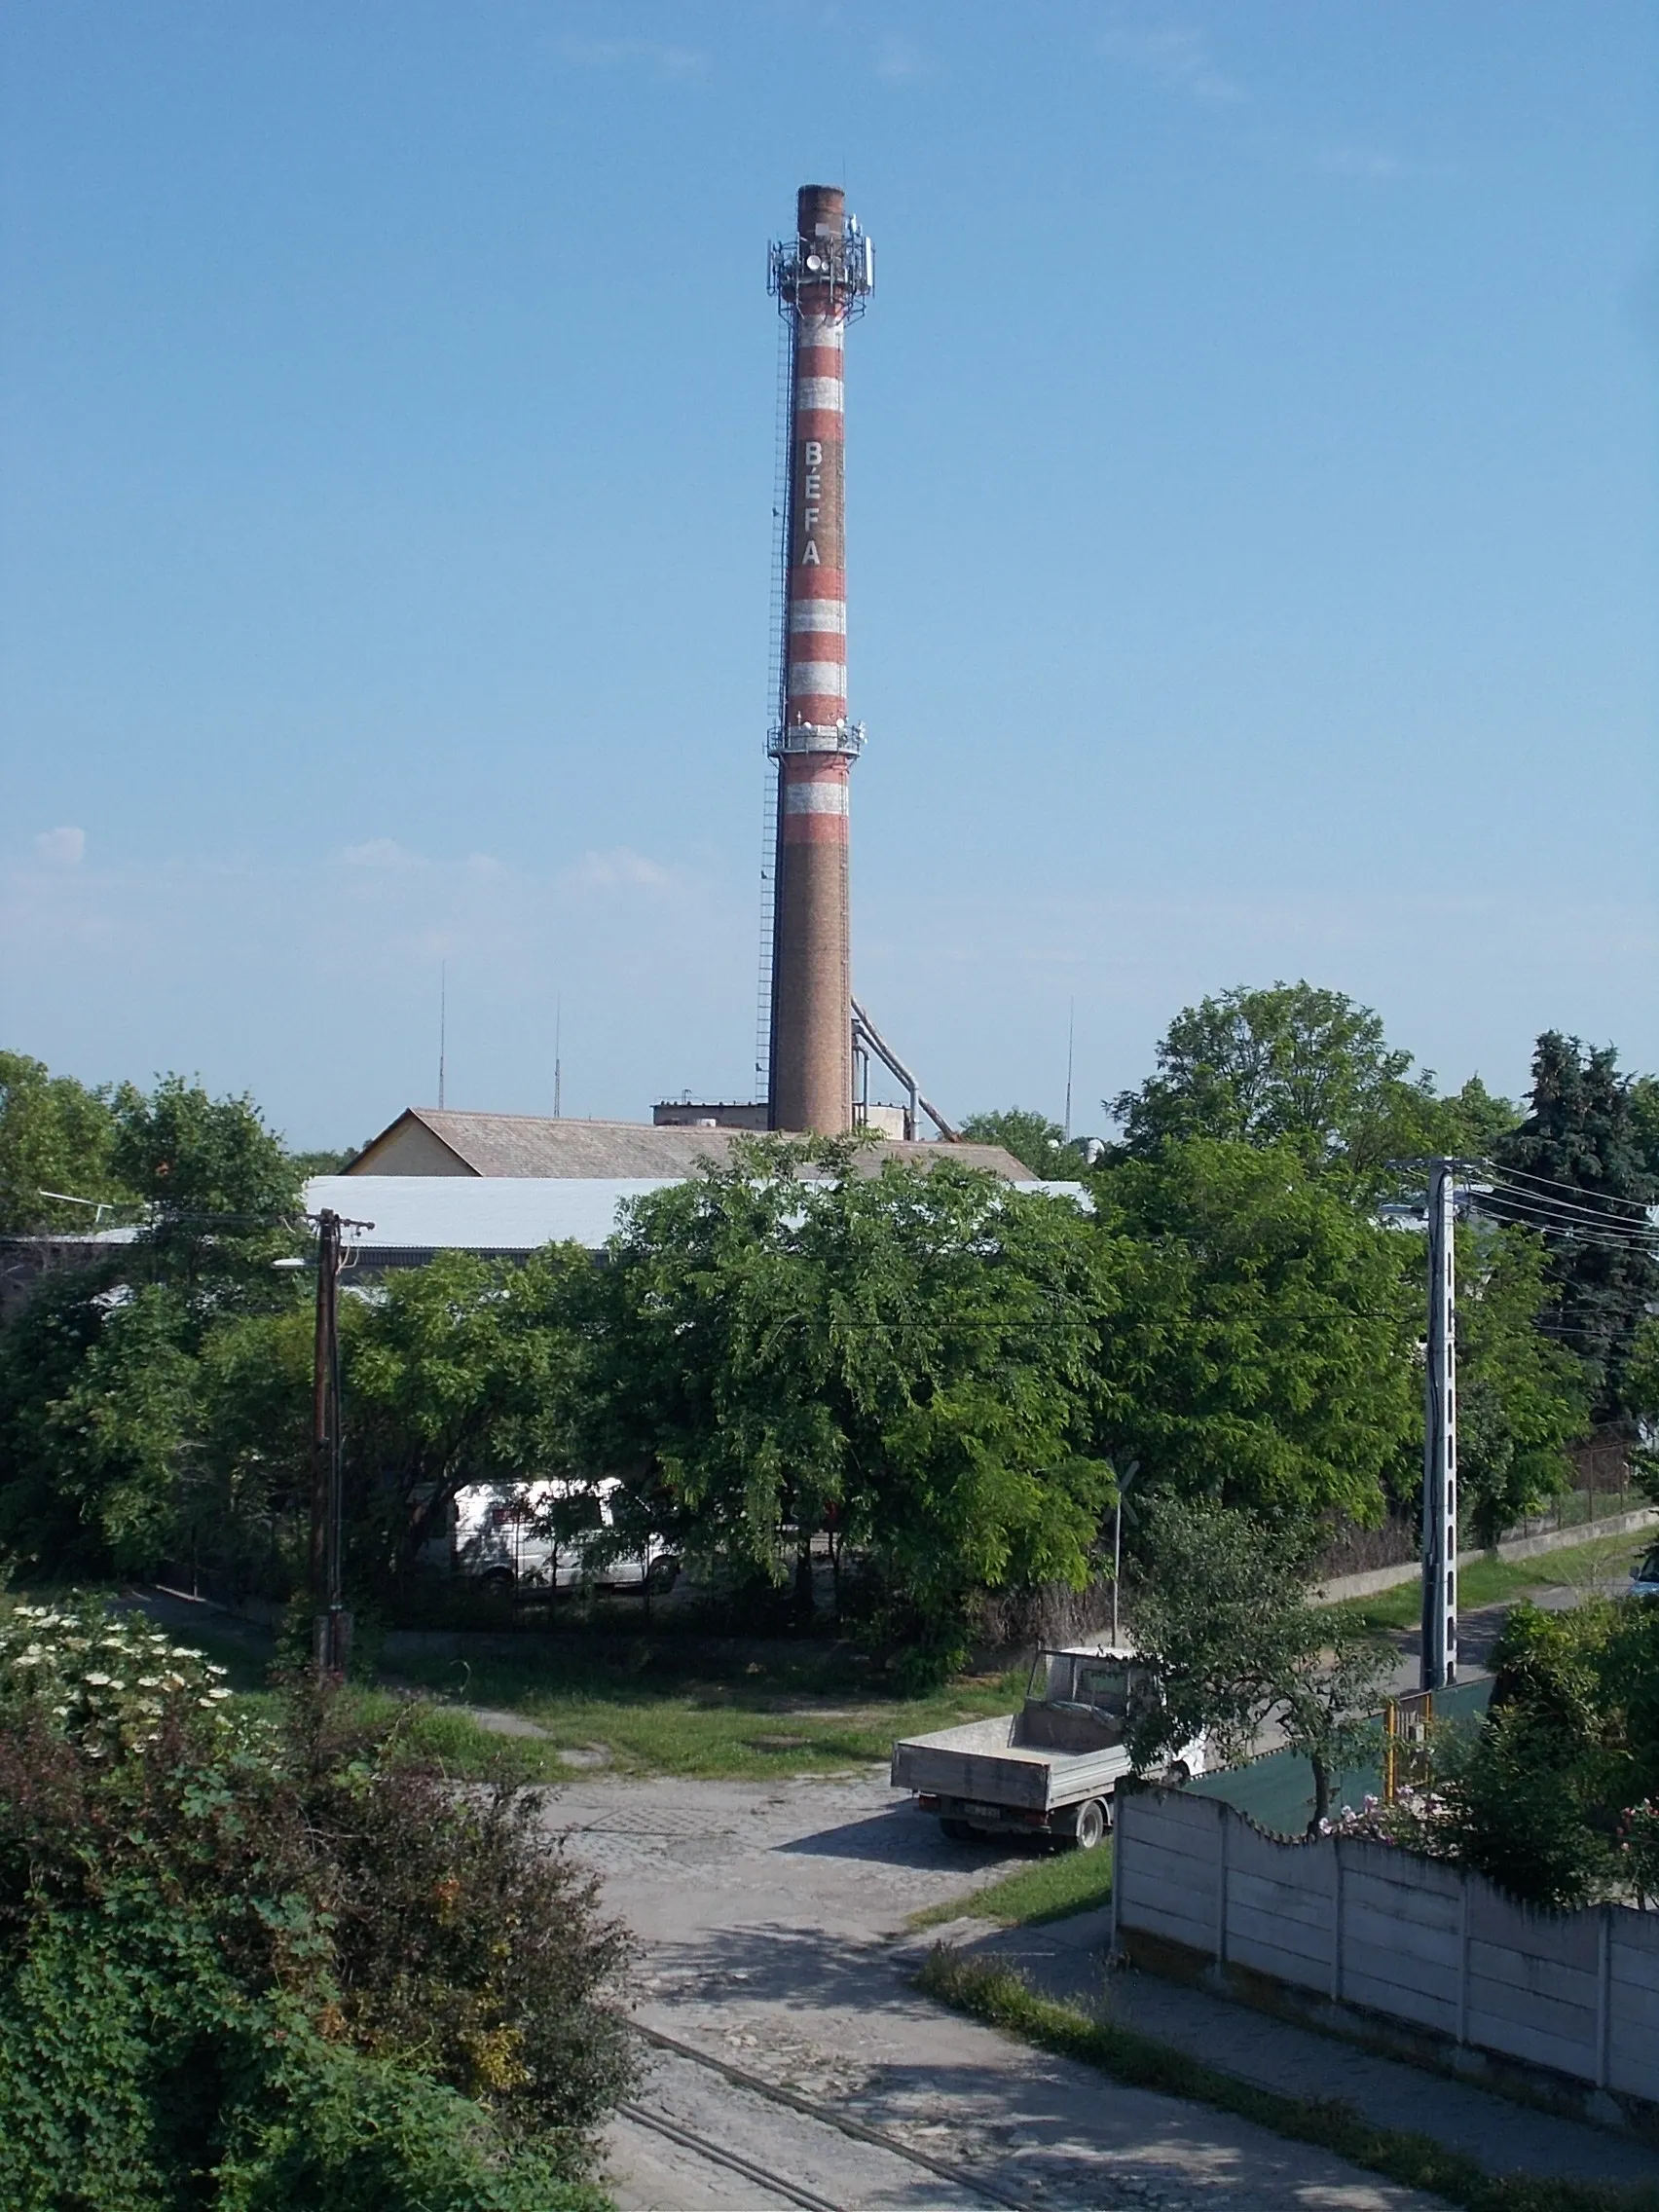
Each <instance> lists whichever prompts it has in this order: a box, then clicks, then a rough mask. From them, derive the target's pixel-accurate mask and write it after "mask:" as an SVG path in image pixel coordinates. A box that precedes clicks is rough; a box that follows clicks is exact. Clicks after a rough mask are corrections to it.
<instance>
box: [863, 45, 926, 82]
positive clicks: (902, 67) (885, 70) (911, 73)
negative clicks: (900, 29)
mask: <svg viewBox="0 0 1659 2212" xmlns="http://www.w3.org/2000/svg"><path fill="white" fill-rule="evenodd" d="M875 73H876V75H877V76H878V77H879V78H881V80H882V81H883V83H884V84H889V85H902V84H904V83H906V82H908V80H909V79H910V78H912V77H921V76H924V75H926V73H927V64H926V63H925V62H924V61H923V59H922V56H921V55H920V53H919V52H918V51H917V49H916V48H915V47H913V46H912V45H911V44H910V42H909V40H908V39H903V38H884V39H883V40H882V41H881V43H880V45H879V46H878V47H877V48H876V50H875Z"/></svg>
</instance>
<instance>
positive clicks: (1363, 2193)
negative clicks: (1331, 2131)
mask: <svg viewBox="0 0 1659 2212" xmlns="http://www.w3.org/2000/svg"><path fill="white" fill-rule="evenodd" d="M547 1818H548V1820H549V1823H550V1825H554V1826H557V1827H562V1828H568V1829H569V1830H570V1831H571V1848H572V1849H573V1850H574V1851H575V1852H576V1853H577V1854H578V1855H579V1856H580V1857H581V1858H583V1859H584V1860H586V1861H587V1862H589V1863H591V1864H593V1865H594V1866H596V1867H597V1868H598V1869H600V1870H601V1871H602V1872H603V1874H604V1876H605V1881H606V1890H607V1897H608V1901H609V1903H610V1904H611V1906H612V1908H613V1909H614V1910H616V1911H618V1912H619V1913H621V1914H622V1915H623V1916H624V1917H626V1919H627V1920H628V1921H629V1922H630V1923H631V1925H632V1926H633V1927H634V1929H635V1930H636V1931H637V1932H638V1934H639V1936H640V1937H641V1941H642V1951H643V1956H642V1959H641V1963H640V1970H639V1977H638V1982H637V1990H636V1994H637V1997H638V2000H639V2003H638V2010H639V2014H640V2017H641V2018H642V2019H643V2020H644V2021H645V2022H646V2023H648V2024H650V2025H653V2026H656V2027H659V2028H661V2029H663V2030H666V2031H667V2033H668V2034H670V2035H671V2036H673V2037H675V2038H677V2039H678V2040H680V2041H682V2042H683V2043H685V2044H687V2045H689V2046H693V2047H694V2048H696V2049H698V2050H702V2051H705V2052H708V2053H710V2054H712V2055H714V2056H716V2057H719V2058H724V2059H729V2060H731V2061H734V2062H735V2063H736V2065H737V2066H738V2067H740V2068H742V2069H744V2070H745V2071H747V2072H749V2073H751V2074H754V2075H756V2076H759V2077H760V2078H761V2079H763V2080H764V2081H766V2082H769V2083H778V2084H782V2085H785V2086H787V2087H790V2088H792V2089H793V2090H795V2091H797V2092H799V2093H800V2094H802V2095H803V2096H804V2097H806V2098H807V2099H809V2100H812V2101H816V2102H821V2103H823V2104H826V2105H829V2106H830V2107H832V2108H833V2109H835V2110H836V2111H839V2112H842V2113H846V2114H850V2115H852V2116H854V2117H856V2118H857V2119H858V2120H863V2121H867V2122H869V2123H871V2124H872V2125H874V2126H876V2127H878V2128H882V2129H886V2130H890V2131H891V2132H892V2133H893V2134H894V2135H895V2136H896V2137H897V2138H898V2139H899V2140H900V2141H901V2142H903V2143H904V2144H906V2145H909V2146H912V2147H913V2148H915V2149H918V2150H921V2151H924V2152H926V2153H928V2154H929V2155H931V2156H933V2157H937V2158H939V2159H940V2160H941V2161H944V2162H947V2163H949V2164H952V2165H955V2166H959V2167H961V2168H964V2169H966V2170H967V2171H968V2172H969V2173H972V2174H976V2175H978V2176H981V2177H983V2178H984V2179H985V2180H987V2181H989V2182H990V2183H991V2184H992V2185H993V2186H994V2187H995V2188H996V2189H997V2190H998V2191H1000V2192H1001V2193H1002V2194H1004V2195H1006V2196H1012V2197H1013V2198H1014V2200H1015V2201H1016V2202H1018V2203H1020V2204H1023V2205H1027V2206H1030V2207H1033V2208H1035V2207H1037V2206H1042V2205H1048V2206H1055V2207H1062V2208H1065V2212H1082V2208H1083V2207H1086V2206H1087V2207H1090V2208H1094V2207H1101V2208H1105V2207H1119V2206H1149V2205H1158V2206H1164V2207H1169V2208H1171V2212H1199V2208H1208V2207H1211V2206H1217V2207H1219V2206H1226V2207H1227V2208H1228V2212H1270V2208H1272V2212H1284V2208H1286V2207H1298V2208H1306V2212H1419V2208H1421V2212H1427V2208H1428V2207H1429V2206H1430V2205H1431V2204H1433V2203H1434V2202H1435V2201H1437V2200H1435V2199H1431V2198H1429V2197H1427V2196H1424V2195H1422V2194H1420V2193H1416V2192H1413V2191H1410V2190H1405V2189H1399V2188H1395V2187H1393V2186H1391V2185H1389V2184H1387V2183H1385V2182H1382V2181H1380V2180H1378V2179H1376V2178H1375V2177H1374V2176H1371V2175H1368V2174H1364V2173H1361V2172H1360V2171H1358V2170H1357V2169H1355V2168H1353V2167H1351V2166H1349V2165H1347V2164H1346V2163H1345V2162H1344V2161H1343V2160H1341V2159H1339V2158H1335V2157H1329V2156H1327V2155H1326V2154H1324V2153H1322V2152H1318V2151H1314V2150H1311V2149H1308V2148H1306V2147H1304V2146H1302V2145H1298V2144H1291V2143H1285V2142H1283V2141H1281V2140H1280V2139H1279V2138H1278V2137H1276V2136H1273V2135H1270V2134H1268V2133H1266V2132H1265V2131H1264V2130H1262V2129H1259V2128H1255V2127H1252V2126H1250V2125H1248V2124H1247V2123H1245V2122H1243V2121H1240V2120H1231V2119H1228V2118H1226V2117H1225V2116H1223V2115H1220V2114H1216V2113H1212V2112H1210V2111H1209V2110H1207V2109H1206V2108H1204V2107H1201V2106H1198V2105H1189V2104H1183V2103H1181V2102H1179V2101H1178V2100H1176V2099H1174V2098H1170V2097H1162V2096H1156V2095H1153V2094H1151V2093H1149V2092H1146V2091H1142V2090H1134V2089H1127V2088H1122V2087H1119V2086H1118V2085H1116V2084H1114V2083H1107V2082H1104V2081H1102V2079H1101V2078H1100V2077H1099V2076H1098V2075H1096V2074H1094V2073H1092V2072H1090V2071H1089V2070H1088V2069H1087V2068H1083V2067H1079V2066H1074V2065H1071V2064H1069V2063H1067V2062H1065V2061H1061V2060H1056V2059H1051V2058H1049V2057H1047V2056H1045V2055H1044V2054H1042V2053H1039V2052H1035V2051H1032V2050H1030V2049H1028V2048H1026V2047H1025V2046H1022V2045H1019V2044H1016V2043H1014V2042H1012V2041H1010V2040H1008V2039H1006V2038H1004V2037H1002V2036H999V2035H997V2034H996V2033H994V2032H993V2031H992V2030H990V2029H987V2028H983V2027H980V2026H979V2025H978V2024H977V2023H976V2022H973V2021H970V2020H964V2019H960V2018H958V2017H956V2016H955V2015H954V2014H951V2013H948V2012H945V2011H943V2010H941V2009H939V2008H937V2007H935V2006H933V2005H931V2004H929V2003H928V2002H927V2001H926V2000H924V1999H922V1998H921V1997H919V1996H917V1995H916V1993H915V1992H914V1991H913V1990H912V1989H911V1988H910V1987H909V1986H908V1978H907V1976H908V1972H909V1968H910V1966H911V1964H912V1963H913V1959H912V1958H905V1957H896V1955H895V1949H894V1943H895V1939H896V1938H898V1937H900V1936H903V1932H904V1926H905V1922H906V1919H907V1917H908V1915H909V1914H910V1913H911V1912H913V1911H915V1910H916V1909H917V1908H918V1907H920V1906H923V1905H928V1904H933V1903H937V1902H940V1901H941V1900H942V1899H947V1898H950V1897H954V1896H957V1895H959V1894H960V1893H961V1892H962V1890H963V1889H964V1888H965V1887H967V1886H968V1884H969V1883H970V1882H972V1881H973V1880H974V1879H975V1878H976V1877H978V1878H989V1877H991V1876H993V1875H994V1874H995V1873H996V1872H997V1871H999V1870H1000V1869H1001V1867H1002V1866H1003V1864H1004V1862H1003V1861H1002V1860H1001V1859H1000V1858H999V1857H998V1856H997V1855H995V1854H993V1853H992V1852H990V1851H989V1850H987V1849H985V1848H982V1847H979V1846H976V1845H972V1844H966V1845H964V1844H952V1843H949V1842H947V1841H946V1840H945V1839H944V1838H943V1837H942V1836H941V1835H940V1831H939V1828H938V1825H937V1824H936V1823H935V1822H933V1821H932V1820H930V1819H928V1818H927V1817H926V1816H924V1815H921V1814H917V1813H915V1812H913V1811H911V1810H910V1809H909V1808H908V1806H907V1805H906V1804H905V1803H904V1801H903V1799H897V1798H896V1797H895V1793H894V1792H893V1791H891V1790H890V1789H889V1788H888V1787H887V1784H886V1781H885V1779H884V1778H880V1777H874V1776H868V1775H866V1776H860V1777H856V1778H852V1779H842V1780H827V1781H798V1782H789V1783H781V1784H778V1785H776V1786H774V1787H771V1788H767V1787H766V1786H764V1785H756V1784H739V1783H714V1782H663V1781H658V1782H625V1781H621V1780H617V1779H611V1778H606V1779H604V1780H601V1779H599V1778H597V1777H596V1778H593V1779H583V1780H580V1781H575V1782H572V1783H571V1785H570V1786H569V1787H567V1788H561V1789H560V1790H559V1791H558V1792H557V1793H556V1795H554V1796H552V1797H550V1799H549V1801H548V1805H547ZM639 2102H640V2104H641V2105H642V2106H643V2107H644V2108H645V2110H646V2111H648V2112H653V2113H660V2114H662V2115H664V2116H666V2117H668V2118H670V2119H671V2120H675V2121H676V2122H677V2123H678V2124H680V2125H682V2127H683V2128H684V2129H685V2130H686V2131H687V2132H690V2133H694V2134H696V2135H699V2136H702V2137H704V2138H706V2139H707V2140H709V2141H712V2142H714V2143H717V2144H722V2145H724V2146H725V2147H727V2148H728V2149H731V2150H734V2151H736V2152H737V2153H739V2154H740V2155H744V2156H748V2157H751V2158H752V2160H753V2161H754V2162H755V2163H756V2164H758V2165H761V2166H767V2167H770V2168H772V2170H775V2171H776V2172H778V2173H779V2174H781V2175H783V2176H784V2177H785V2178H787V2179H792V2180H793V2181H794V2182H796V2183H797V2184H798V2185H799V2186H800V2187H801V2188H802V2189H803V2190H805V2191H807V2192H809V2193H813V2194H817V2195H819V2196H820V2197H823V2198H827V2199H828V2200H829V2201H830V2202H831V2203H834V2204H836V2205H838V2206H845V2207H849V2208H851V2207H859V2208H862V2207H865V2206H866V2205H867V2206H869V2207H870V2208H871V2212H873V2208H875V2207H877V2206H887V2205H895V2206H898V2205H903V2206H904V2207H907V2208H908V2212H928V2208H932V2207H939V2208H940V2212H945V2208H948V2212H958V2208H959V2207H961V2206H963V2205H966V2204H969V2203H972V2202H975V2201H977V2198H976V2197H975V2195H974V2194H972V2193H965V2192H964V2191H963V2190H962V2189H960V2188H956V2187H952V2186H951V2185H949V2184H947V2183H945V2182H943V2181H940V2179H938V2178H937V2177H935V2176H933V2175H930V2174H928V2173H927V2172H925V2171H923V2170H921V2169H918V2168H914V2167H910V2168H906V2167H905V2166H904V2165H903V2161H901V2160H898V2159H896V2158H891V2157H888V2158H885V2159H884V2158H883V2157H880V2156H878V2155H876V2154H874V2153H872V2152H868V2151H867V2149H866V2147H865V2146H862V2145H856V2144H853V2143H850V2142H849V2141H848V2140H847V2139H846V2138H845V2137H844V2136H841V2135H838V2134H836V2133H835V2132H833V2131H832V2130H830V2129H827V2128H825V2127H822V2126H820V2125H818V2124H817V2123H816V2122H814V2121H811V2120H807V2119H805V2118H804V2117H802V2116H797V2115H793V2114H789V2113H785V2112H782V2111H780V2109H779V2108H778V2107H776V2106H773V2105H768V2104H766V2103H765V2101H764V2100H756V2098H755V2097H754V2096H753V2095H752V2094H751V2093H749V2092H745V2091H742V2090H739V2089H737V2088H735V2087H734V2086H733V2085H732V2084H731V2083H728V2082H726V2081H725V2080H724V2079H723V2078H722V2077H720V2076H719V2075H716V2074H713V2073H710V2072H708V2071H706V2070H703V2069H699V2068H698V2067H696V2066H694V2065H690V2064H687V2063H685V2062H682V2061H679V2060H664V2059H659V2060H658V2061H657V2063H656V2065H655V2068H654V2071H653V2076H652V2079H651V2080H650V2081H649V2082H648V2083H646V2085H645V2088H644V2089H643V2090H642V2091H641V2094H640V2098H639ZM746 2146H748V2147H749V2148H748V2149H747V2150H746ZM610 2157H611V2169H612V2176H613V2184H614V2186H615V2188H616V2190H617V2193H618V2199H619V2201H620V2202H621V2203H622V2204H623V2205H624V2206H626V2207H628V2208H629V2212H644V2208H645V2207H660V2208H661V2212H669V2208H671V2207H672V2208H673V2212H692V2208H693V2207H697V2208H700V2207H702V2206H704V2205H709V2206H713V2205H721V2206H738V2205H746V2206H749V2205H752V2206H756V2207H768V2208H769V2207H770V2206H771V2205H772V2204H773V2203H777V2202H786V2201H789V2200H788V2199H787V2198H780V2197H776V2196H772V2195H768V2194H766V2192H765V2191H764V2190H763V2189H762V2188H760V2187H759V2186H758V2185H756V2184H754V2183H746V2182H745V2181H743V2179H742V2178H741V2177H740V2176H738V2175H737V2174H735V2173H733V2172H731V2171H729V2170H723V2169H720V2168H719V2167H717V2166H713V2165H709V2164H706V2163H705V2164H702V2165H699V2163H698V2162H697V2160H696V2159H695V2158H694V2157H691V2155H690V2154H685V2153H681V2152H679V2151H677V2150H676V2148H675V2146H674V2145H673V2144H671V2143H670V2142H669V2141H667V2140H666V2139H665V2138H663V2137H662V2136H660V2135H652V2134H651V2133H650V2131H649V2130H648V2129H644V2128H641V2127H639V2126H638V2125H636V2124H635V2123H633V2122H631V2121H629V2120H623V2121H621V2122H620V2123H619V2124H618V2125H617V2126H616V2127H615V2128H614V2129H613V2130H612V2132H611V2136H610Z"/></svg>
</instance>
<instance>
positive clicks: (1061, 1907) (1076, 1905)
mask: <svg viewBox="0 0 1659 2212" xmlns="http://www.w3.org/2000/svg"><path fill="white" fill-rule="evenodd" d="M1111 1896H1112V1853H1111V1849H1110V1847H1109V1846H1107V1845H1104V1844H1103V1845H1101V1846H1100V1848H1099V1849H1098V1850H1095V1851H1057V1852H1051V1853H1046V1854H1045V1856H1044V1857H1043V1858H1041V1859H1039V1860H1038V1861H1037V1862H1035V1863H1034V1864H1032V1865H1027V1866H1021V1867H1020V1868H1019V1869H1018V1871H1017V1872H1015V1873H1013V1874H1005V1875H1004V1876H1003V1878H1002V1880H1001V1881H1000V1882H989V1883H987V1884H986V1885H985V1887H984V1888H983V1889H982V1890H970V1891H969V1892H968V1894H967V1895H966V1896H965V1897H959V1898H952V1899H950V1900H949V1901H948V1903H945V1904H930V1905H928V1906H926V1907H925V1908H924V1909H923V1910H922V1911H921V1912H916V1913H912V1914H911V1915H910V1926H911V1927H912V1928H938V1927H939V1926H940V1925H941V1923H943V1922H944V1921H947V1920H960V1919H961V1918H962V1917H963V1916H964V1914H969V1913H971V1914H972V1915H973V1917H974V1918H975V1919H976V1920H1000V1921H1001V1922H1002V1924H1003V1926H1004V1927H1005V1928H1014V1927H1026V1928H1031V1927H1036V1926H1037V1925H1039V1924H1040V1923H1041V1922H1043V1921H1045V1920H1065V1919H1068V1918H1069V1917H1070V1916H1071V1914H1073V1913H1074V1912H1092V1911H1093V1910H1094V1909H1095V1907H1096V1906H1097V1905H1103V1904H1106V1903H1109V1902H1110V1900H1111Z"/></svg>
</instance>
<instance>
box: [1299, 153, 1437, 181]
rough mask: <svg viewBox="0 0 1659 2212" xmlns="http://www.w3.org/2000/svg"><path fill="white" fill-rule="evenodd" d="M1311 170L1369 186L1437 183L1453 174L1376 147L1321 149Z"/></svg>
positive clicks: (1430, 163) (1433, 164)
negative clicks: (1350, 178) (1347, 177)
mask: <svg viewBox="0 0 1659 2212" xmlns="http://www.w3.org/2000/svg"><path fill="white" fill-rule="evenodd" d="M1313 166H1315V168H1320V169H1323V170H1324V171H1325V173H1326V174H1327V175H1328V176H1352V177H1358V178H1360V179H1361V180H1362V181H1363V182H1366V183H1370V184H1401V183H1410V182H1416V181H1429V182H1437V181H1440V180H1442V179H1444V178H1446V177H1449V176H1451V175H1452V174H1453V170H1452V168H1451V166H1450V165H1449V164H1448V163H1445V162H1415V161H1412V160H1411V159H1410V158H1409V157H1408V156H1406V155H1403V154H1390V153H1388V152H1386V151H1385V150H1384V149H1383V148H1382V147H1380V146H1358V145H1344V144H1338V145H1330V146H1321V147H1319V148H1318V150H1317V151H1316V152H1315V154H1314V156H1313Z"/></svg>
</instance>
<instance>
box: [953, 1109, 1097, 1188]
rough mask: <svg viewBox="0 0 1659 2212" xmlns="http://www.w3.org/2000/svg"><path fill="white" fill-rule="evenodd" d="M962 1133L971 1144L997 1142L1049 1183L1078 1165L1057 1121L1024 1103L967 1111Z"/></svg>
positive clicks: (1070, 1173)
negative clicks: (989, 1111) (987, 1111)
mask: <svg viewBox="0 0 1659 2212" xmlns="http://www.w3.org/2000/svg"><path fill="white" fill-rule="evenodd" d="M962 1134H963V1135H964V1136H965V1137H967V1138H969V1139H971V1141H972V1142H973V1143H975V1144H1000V1145H1001V1146H1002V1147H1003V1149H1004V1151H1005V1152H1012V1153H1013V1155H1014V1159H1015V1160H1017V1161H1019V1162H1020V1164H1021V1166H1023V1167H1028V1168H1029V1169H1030V1170H1031V1172H1032V1174H1033V1175H1036V1176H1040V1177H1042V1178H1045V1179H1046V1180H1048V1181H1050V1182H1065V1181H1068V1180H1070V1179H1071V1178H1072V1177H1074V1176H1075V1175H1077V1174H1078V1172H1079V1170H1080V1168H1081V1165H1082V1161H1081V1159H1080V1156H1079V1155H1078V1154H1077V1153H1076V1152H1075V1151H1074V1150H1073V1149H1072V1147H1071V1146H1070V1145H1069V1144H1068V1142H1067V1140H1066V1133H1065V1131H1064V1129H1062V1128H1061V1127H1060V1124H1058V1122H1051V1121H1050V1119H1049V1117H1048V1116H1047V1115H1046V1114H1036V1113H1033V1112H1031V1111H1030V1109H1029V1108H1027V1107H1024V1106H1008V1107H1004V1108H1002V1109H1001V1110H999V1111H998V1112H996V1113H993V1114H970V1115H969V1117H968V1119H967V1120H966V1121H965V1122H964V1123H963V1124H962Z"/></svg>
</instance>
